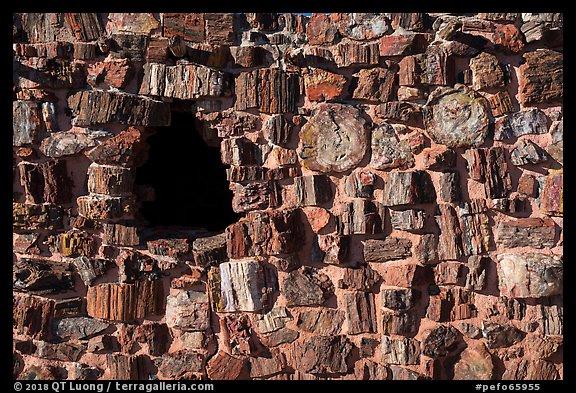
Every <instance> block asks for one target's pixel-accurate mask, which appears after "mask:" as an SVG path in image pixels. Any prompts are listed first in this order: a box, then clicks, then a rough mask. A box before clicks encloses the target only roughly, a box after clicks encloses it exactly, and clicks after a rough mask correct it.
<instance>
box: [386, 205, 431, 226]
mask: <svg viewBox="0 0 576 393" xmlns="http://www.w3.org/2000/svg"><path fill="white" fill-rule="evenodd" d="M389 212H390V222H391V223H392V228H394V229H399V230H401V231H410V232H412V231H419V230H422V229H424V222H425V217H426V214H425V212H424V210H420V209H408V210H392V209H390V210H389Z"/></svg>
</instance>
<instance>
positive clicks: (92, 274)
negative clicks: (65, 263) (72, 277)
mask: <svg viewBox="0 0 576 393" xmlns="http://www.w3.org/2000/svg"><path fill="white" fill-rule="evenodd" d="M74 265H75V266H76V269H77V270H78V274H79V275H80V278H81V279H82V281H84V284H86V286H90V285H92V283H93V282H94V280H95V279H96V278H97V277H99V276H101V275H102V274H104V273H105V272H106V270H108V261H107V260H105V259H97V258H96V259H94V258H88V257H85V256H79V257H78V258H75V259H74Z"/></svg>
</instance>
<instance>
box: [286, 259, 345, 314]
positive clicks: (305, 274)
mask: <svg viewBox="0 0 576 393" xmlns="http://www.w3.org/2000/svg"><path fill="white" fill-rule="evenodd" d="M281 292H282V294H283V295H284V297H286V301H287V302H286V303H287V305H288V306H320V305H322V304H324V301H325V299H326V298H328V297H329V296H330V295H331V294H332V293H333V292H334V285H333V284H332V281H330V278H329V277H328V276H327V275H326V274H324V273H322V272H321V271H319V270H317V269H314V268H307V267H304V268H300V269H298V270H293V271H291V272H290V273H288V275H287V276H286V278H285V279H284V281H283V282H282V291H281Z"/></svg>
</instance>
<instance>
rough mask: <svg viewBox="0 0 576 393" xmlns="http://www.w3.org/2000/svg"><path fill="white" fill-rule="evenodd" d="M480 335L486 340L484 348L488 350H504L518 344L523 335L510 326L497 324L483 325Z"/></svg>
mask: <svg viewBox="0 0 576 393" xmlns="http://www.w3.org/2000/svg"><path fill="white" fill-rule="evenodd" d="M482 335H483V336H484V337H485V338H486V346H487V347H488V348H489V349H494V348H504V347H509V346H511V345H514V344H516V343H517V342H520V341H521V340H522V339H523V338H524V336H525V333H523V332H522V331H520V330H518V329H516V328H515V327H514V326H512V325H500V324H498V323H483V324H482Z"/></svg>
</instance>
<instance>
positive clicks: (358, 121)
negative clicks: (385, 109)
mask: <svg viewBox="0 0 576 393" xmlns="http://www.w3.org/2000/svg"><path fill="white" fill-rule="evenodd" d="M365 124H366V120H364V118H363V117H362V116H361V114H360V111H359V110H358V109H356V108H354V107H353V106H350V105H344V104H321V105H319V106H318V109H317V110H316V112H315V114H314V116H312V118H311V119H310V120H309V121H308V122H307V123H306V124H305V125H304V126H303V127H302V129H301V130H300V146H299V147H298V156H299V158H300V160H301V163H302V166H303V167H305V168H307V169H310V170H313V171H320V172H345V171H347V170H349V169H352V168H354V167H356V166H357V165H358V164H359V163H360V161H362V159H363V158H364V155H365V154H366V150H367V148H368V133H367V131H366V128H365Z"/></svg>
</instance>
